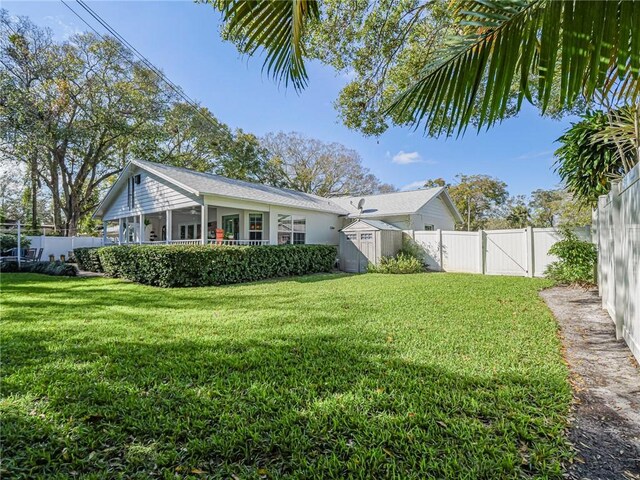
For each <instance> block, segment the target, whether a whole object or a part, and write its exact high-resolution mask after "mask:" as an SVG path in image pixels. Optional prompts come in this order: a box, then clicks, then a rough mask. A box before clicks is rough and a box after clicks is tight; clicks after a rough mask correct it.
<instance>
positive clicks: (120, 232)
mask: <svg viewBox="0 0 640 480" xmlns="http://www.w3.org/2000/svg"><path fill="white" fill-rule="evenodd" d="M123 223H124V222H123V221H122V218H119V219H118V244H119V245H122V238H123V235H124V232H123V231H122V226H123Z"/></svg>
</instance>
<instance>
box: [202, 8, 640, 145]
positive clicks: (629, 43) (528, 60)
mask: <svg viewBox="0 0 640 480" xmlns="http://www.w3.org/2000/svg"><path fill="white" fill-rule="evenodd" d="M210 1H212V2H216V5H217V6H218V7H219V8H220V9H221V10H222V11H223V13H224V18H225V22H226V24H227V28H228V33H229V35H230V36H232V37H235V38H236V39H239V40H241V42H240V43H241V45H242V47H243V50H244V51H245V52H246V53H249V54H253V53H255V52H256V51H257V50H259V49H264V50H265V51H266V60H265V68H266V70H267V72H268V73H269V74H270V75H272V76H273V77H275V78H276V79H278V80H279V81H284V83H285V84H286V85H288V84H293V86H294V87H295V88H296V89H302V88H304V87H305V86H306V83H307V72H306V69H305V66H304V53H305V52H304V44H303V38H304V29H305V26H306V25H307V24H308V23H309V22H313V21H319V20H320V13H319V6H318V3H317V2H316V1H314V0H210ZM452 3H453V2H452ZM427 6H428V0H425V3H424V5H423V6H422V8H427ZM453 8H454V9H455V12H454V14H455V16H456V18H457V21H458V22H459V23H458V24H459V25H460V29H459V32H458V34H457V35H456V36H455V37H454V38H452V39H451V40H450V41H449V42H448V47H447V48H446V49H445V51H443V52H442V55H440V56H439V58H438V59H437V60H436V61H434V62H432V63H430V64H428V65H425V66H424V69H423V71H422V73H421V74H420V76H419V77H418V78H416V79H415V80H414V81H413V82H412V85H411V86H410V87H409V88H408V89H406V90H405V91H403V92H401V93H400V94H399V95H398V97H397V99H396V100H395V102H394V103H393V105H392V106H391V107H390V110H394V111H395V112H396V113H405V114H409V115H410V117H411V118H412V119H413V121H414V122H415V124H416V125H418V124H423V126H424V127H425V128H429V126H430V124H431V123H432V121H434V120H435V119H438V118H443V117H444V118H446V119H447V120H446V121H445V122H444V123H442V126H441V127H439V130H438V132H436V133H442V132H445V133H447V134H450V133H453V132H456V131H457V132H458V133H461V132H463V131H464V130H465V129H466V127H467V126H468V125H469V123H470V121H471V118H472V114H474V113H479V115H478V119H479V120H478V121H477V126H478V128H482V127H490V126H491V125H493V124H494V123H496V122H497V121H499V120H501V119H502V118H504V115H505V113H506V110H507V108H508V100H509V91H510V88H511V87H512V85H513V84H514V82H515V83H516V84H517V85H518V89H519V98H518V102H517V107H516V108H517V109H519V108H520V107H521V105H522V102H523V100H524V99H527V100H528V101H529V102H531V103H537V104H538V105H539V106H540V108H541V109H542V110H543V111H545V110H546V108H547V107H548V106H549V102H550V99H551V97H552V92H554V91H556V92H557V96H558V98H559V102H560V104H561V105H560V106H563V107H564V106H566V107H568V106H571V105H572V104H573V103H574V102H576V100H578V99H579V98H581V97H582V98H583V99H584V100H586V101H587V102H589V101H591V100H592V99H593V98H594V95H595V94H596V93H598V94H600V95H605V96H607V97H608V98H609V100H610V101H611V102H613V103H615V102H625V101H629V100H632V101H633V100H635V99H637V98H638V96H640V82H639V81H638V80H639V75H640V28H637V26H638V25H640V1H623V0H618V1H606V0H594V1H579V0H565V1H557V0H467V1H457V2H455V3H453ZM558 89H559V91H558ZM478 105H479V106H478ZM476 108H478V109H479V112H478V111H476V110H474V109H476Z"/></svg>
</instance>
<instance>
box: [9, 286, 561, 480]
mask: <svg viewBox="0 0 640 480" xmlns="http://www.w3.org/2000/svg"><path fill="white" fill-rule="evenodd" d="M547 285H549V284H548V282H547V281H545V280H539V279H528V278H510V277H489V276H477V275H475V276H474V275H457V274H418V275H406V276H402V275H396V276H392V275H374V274H368V275H359V276H347V275H318V276H310V277H304V278H298V279H286V280H278V281H272V282H262V283H255V284H249V285H240V286H228V287H212V288H192V289H173V290H171V289H158V288H153V287H145V286H140V285H137V284H133V283H126V282H122V281H118V280H109V279H104V278H79V279H61V278H56V277H44V276H39V275H31V274H22V275H16V274H13V275H11V274H3V275H2V391H1V393H2V400H1V404H0V405H1V409H0V414H1V415H2V432H1V433H2V437H3V438H2V443H3V452H2V457H3V466H2V472H1V473H2V478H10V477H12V478H13V477H21V476H23V477H25V478H35V477H38V476H40V477H46V478H56V477H57V478H63V477H64V478H67V477H70V476H75V477H76V478H78V477H80V478H96V479H98V478H107V477H115V476H122V477H125V478H149V477H161V478H175V477H180V478H183V477H188V476H193V477H199V478H203V477H209V478H282V477H289V478H344V477H355V478H363V479H364V478H388V477H395V478H470V479H472V478H473V479H475V478H519V477H520V478H530V477H560V475H561V472H562V468H561V462H562V461H563V460H565V459H566V458H568V455H569V448H568V446H567V444H566V441H565V437H564V429H565V426H566V415H567V412H568V408H569V403H570V400H571V392H570V388H569V386H568V383H567V369H566V367H565V365H564V363H563V361H562V357H561V352H560V344H559V341H558V338H557V326H556V323H555V321H554V319H553V318H552V316H551V314H550V313H549V311H548V310H547V309H546V307H545V306H544V304H543V303H542V301H541V300H540V299H539V298H538V295H537V292H538V290H539V289H540V288H543V287H545V286H547Z"/></svg>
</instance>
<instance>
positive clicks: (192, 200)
mask: <svg viewBox="0 0 640 480" xmlns="http://www.w3.org/2000/svg"><path fill="white" fill-rule="evenodd" d="M132 174H133V175H137V174H139V175H140V184H138V185H136V186H135V207H134V208H133V209H130V208H128V206H127V183H126V182H123V184H122V186H121V187H120V191H119V192H118V196H117V197H116V199H115V200H114V201H113V203H112V204H111V206H110V207H109V209H108V210H107V211H106V212H105V214H104V216H103V219H104V220H116V219H118V218H122V217H127V216H133V215H138V214H140V213H144V214H147V213H155V212H161V211H164V210H168V209H176V208H184V207H192V206H196V205H199V204H200V200H199V198H198V197H196V196H195V195H191V194H190V193H188V192H183V191H181V190H180V189H179V188H178V187H176V186H174V185H169V184H168V183H167V182H166V181H165V180H163V179H161V178H159V177H156V176H155V175H153V174H151V173H148V172H145V171H140V170H138V171H135V172H133V173H132Z"/></svg>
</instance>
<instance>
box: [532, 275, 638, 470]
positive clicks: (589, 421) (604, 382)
mask: <svg viewBox="0 0 640 480" xmlns="http://www.w3.org/2000/svg"><path fill="white" fill-rule="evenodd" d="M540 295H541V296H542V298H543V299H544V300H545V301H546V302H547V305H548V306H549V308H550V309H551V311H552V312H553V313H554V315H555V316H556V318H557V319H558V322H559V324H560V327H561V330H562V339H563V343H564V347H565V350H566V353H565V356H566V360H567V362H568V363H569V366H570V367H571V372H572V378H571V380H572V383H573V386H574V396H575V402H574V408H573V411H572V418H571V428H570V431H569V439H570V440H571V442H572V443H573V445H574V447H575V448H576V451H577V455H576V459H575V461H574V463H573V464H572V465H571V466H570V467H569V469H568V472H567V478H570V479H589V480H596V479H603V480H604V479H607V480H608V479H632V480H636V479H638V480H640V368H638V364H637V362H636V361H635V359H634V358H633V356H632V355H631V352H630V351H629V349H628V348H627V346H626V345H625V343H624V341H622V340H620V341H618V340H616V337H615V327H614V325H613V322H612V321H611V319H610V318H609V315H608V314H607V313H606V312H605V311H604V310H602V308H601V302H600V299H599V297H598V292H597V290H584V289H580V288H567V287H556V288H551V289H548V290H544V291H542V292H541V294H540Z"/></svg>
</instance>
